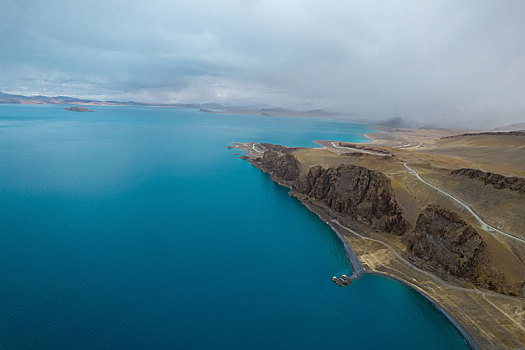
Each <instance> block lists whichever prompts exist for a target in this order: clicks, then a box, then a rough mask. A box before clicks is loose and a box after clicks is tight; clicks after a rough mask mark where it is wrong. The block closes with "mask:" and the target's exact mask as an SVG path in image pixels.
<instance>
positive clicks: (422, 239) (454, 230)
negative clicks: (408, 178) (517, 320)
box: [403, 205, 521, 295]
mask: <svg viewBox="0 0 525 350" xmlns="http://www.w3.org/2000/svg"><path fill="white" fill-rule="evenodd" d="M403 240H404V242H405V243H406V245H407V252H408V253H409V257H410V258H411V260H413V261H414V262H415V263H416V264H418V265H419V266H421V267H424V268H426V269H428V270H431V271H434V272H436V273H437V274H438V275H441V276H442V277H446V276H447V275H449V274H450V275H453V276H455V277H459V278H462V279H465V280H467V281H470V282H472V283H473V284H475V285H477V286H479V287H483V288H487V289H490V290H494V291H496V292H499V293H504V294H510V295H519V294H520V292H521V284H520V283H519V282H517V283H515V282H511V281H509V279H508V278H507V276H506V275H505V273H504V272H501V271H496V270H495V269H494V268H492V264H491V259H492V258H493V257H492V255H491V253H490V251H489V250H488V249H487V245H486V243H485V242H484V241H483V239H482V237H481V236H480V235H479V233H478V232H477V231H476V230H475V229H474V228H473V227H472V226H471V225H469V224H468V223H466V222H465V221H464V220H462V219H461V218H460V217H459V216H458V215H457V214H456V213H454V212H452V211H450V210H447V209H445V208H441V207H439V206H435V205H430V206H428V207H426V208H425V209H424V210H423V211H422V212H421V214H420V215H419V217H418V220H417V223H416V227H415V229H414V231H412V232H410V233H408V234H406V235H405V236H404V237H403Z"/></svg>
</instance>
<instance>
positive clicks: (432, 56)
mask: <svg viewBox="0 0 525 350" xmlns="http://www.w3.org/2000/svg"><path fill="white" fill-rule="evenodd" d="M0 5H1V6H0V43H1V48H0V64H1V69H0V91H4V92H16V93H23V94H45V95H58V94H61V95H70V96H75V97H90V98H99V99H133V100H140V101H148V102H211V101H214V102H220V103H230V104H243V105H246V104H267V105H272V106H283V107H295V108H298V109H312V108H325V109H328V110H332V111H339V112H344V113H347V114H348V115H353V116H357V117H358V118H362V119H367V118H370V119H374V120H377V119H388V118H391V117H402V118H405V119H412V120H418V121H420V122H422V123H429V124H433V125H436V126H443V125H447V124H449V123H451V122H452V121H454V122H459V123H460V124H461V126H471V125H475V126H477V127H480V126H484V125H493V126H496V125H501V124H508V123H512V122H525V1H523V0H505V1H492V0H472V1H471V0H451V1H447V0H436V1H433V0H426V1H421V0H414V1H402V0H398V1H388V0H381V1H379V0H378V1H375V0H366V1H363V0H359V1H348V0H345V1H341V0H337V1H331V0H319V1H307V0H301V1H295V0H280V1H273V0H264V1H249V0H243V1H241V0H239V1H235V0H220V1H218V0H213V1H197V0H193V1H189V0H188V1H176V0H148V1H144V0H140V1H139V0H126V1H120V0H103V1H100V0H85V1H74V0H67V1H59V0H46V1H42V0H0Z"/></svg>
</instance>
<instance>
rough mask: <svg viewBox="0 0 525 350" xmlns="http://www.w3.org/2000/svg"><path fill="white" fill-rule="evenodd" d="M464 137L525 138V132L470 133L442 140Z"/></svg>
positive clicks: (446, 137)
mask: <svg viewBox="0 0 525 350" xmlns="http://www.w3.org/2000/svg"><path fill="white" fill-rule="evenodd" d="M462 136H525V130H515V131H499V132H494V131H485V132H476V133H473V132H470V133H466V134H460V135H452V136H443V137H442V139H451V138H454V137H462Z"/></svg>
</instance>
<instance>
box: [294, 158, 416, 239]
mask: <svg viewBox="0 0 525 350" xmlns="http://www.w3.org/2000/svg"><path fill="white" fill-rule="evenodd" d="M293 189H294V190H295V191H297V192H299V193H301V194H305V195H307V196H308V197H309V198H311V199H312V200H314V201H319V202H322V203H324V204H325V205H326V206H328V207H329V208H330V209H332V210H333V211H335V212H336V213H338V214H341V215H343V216H345V217H349V218H350V219H352V220H355V221H360V222H362V223H366V224H367V225H370V226H372V227H374V228H376V229H379V230H381V231H384V232H389V233H393V234H397V235H400V234H403V233H404V232H405V231H406V229H407V227H408V223H407V222H406V220H405V219H404V217H403V212H402V210H401V209H400V207H399V205H398V204H397V202H396V200H395V198H394V192H393V190H392V186H391V184H390V180H389V179H388V178H387V177H386V176H385V175H384V174H383V173H381V172H379V171H374V170H370V169H367V168H364V167H360V166H356V165H340V166H339V167H337V168H327V169H324V168H322V167H321V166H315V167H312V168H311V169H310V170H309V171H308V173H307V174H306V175H303V176H300V177H299V178H298V179H297V180H296V181H295V183H294V185H293Z"/></svg>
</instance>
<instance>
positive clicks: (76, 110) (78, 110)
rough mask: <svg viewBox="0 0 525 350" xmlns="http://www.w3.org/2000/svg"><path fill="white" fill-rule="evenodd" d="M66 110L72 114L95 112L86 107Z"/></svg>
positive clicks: (67, 108)
mask: <svg viewBox="0 0 525 350" xmlns="http://www.w3.org/2000/svg"><path fill="white" fill-rule="evenodd" d="M64 110H66V111H71V112H93V111H92V110H91V109H89V108H85V107H66V108H64Z"/></svg>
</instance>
